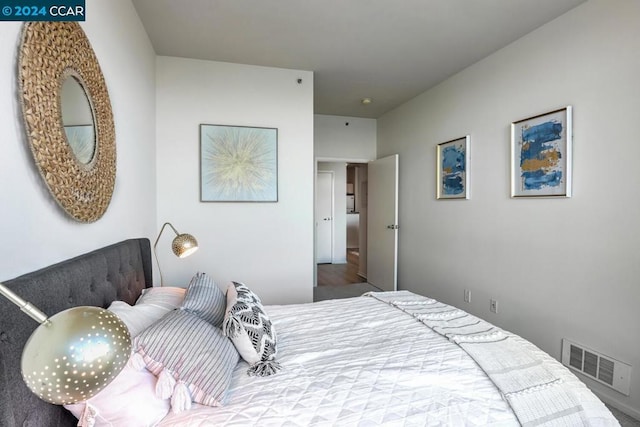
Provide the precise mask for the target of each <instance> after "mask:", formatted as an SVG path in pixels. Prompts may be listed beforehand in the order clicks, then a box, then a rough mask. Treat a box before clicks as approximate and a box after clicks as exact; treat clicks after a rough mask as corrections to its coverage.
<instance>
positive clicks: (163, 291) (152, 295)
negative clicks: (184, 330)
mask: <svg viewBox="0 0 640 427" xmlns="http://www.w3.org/2000/svg"><path fill="white" fill-rule="evenodd" d="M186 292H187V290H186V289H185V288H178V287H173V286H161V287H156V286H154V287H152V288H145V289H143V290H142V295H140V297H139V298H138V301H136V305H138V304H152V305H157V306H160V307H164V308H167V309H169V310H174V309H176V308H178V307H180V306H181V305H182V301H183V300H184V295H185V293H186Z"/></svg>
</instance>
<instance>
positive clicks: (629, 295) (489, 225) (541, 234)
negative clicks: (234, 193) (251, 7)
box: [378, 0, 640, 416]
mask: <svg viewBox="0 0 640 427" xmlns="http://www.w3.org/2000/svg"><path fill="white" fill-rule="evenodd" d="M638 52H640V2H638V1H637V0H615V1H611V0H591V1H589V2H587V3H585V4H583V5H582V6H580V7H578V8H577V9H574V10H572V11H570V12H568V13H567V14H565V15H564V16H562V17H560V18H558V19H556V20H555V21H553V22H551V23H549V24H547V25H545V26H543V27H541V28H539V29H538V30H536V31H534V32H533V33H531V34H529V35H527V36H526V37H524V38H522V39H521V40H519V41H517V42H515V43H513V44H511V45H510V46H507V47H506V48H504V49H502V50H500V51H499V52H497V53H495V54H494V55H491V56H489V57H488V58H485V59H484V60H482V61H480V62H479V63H476V64H475V65H473V66H471V67H469V68H468V69H466V70H464V71H463V72H461V73H459V74H458V75H456V76H454V77H452V78H450V79H449V80H447V81H445V82H444V83H442V84H440V85H439V86H437V87H435V88H434V89H432V90H430V91H428V92H426V93H424V94H422V95H421V96H419V97H417V98H415V99H413V100H412V101H410V102H408V103H406V104H404V105H402V106H401V107H399V108H397V109H396V110H394V111H392V112H390V113H388V114H386V115H384V116H383V117H381V118H380V119H378V153H379V155H380V157H382V156H385V155H388V154H391V153H396V152H397V153H399V154H400V164H401V168H400V223H401V224H402V228H401V229H400V235H399V242H400V248H399V253H400V261H399V283H400V287H401V288H402V289H408V290H412V291H416V292H419V293H422V294H427V295H430V296H432V297H435V298H437V299H440V300H442V301H444V302H446V303H450V304H453V305H457V306H460V307H462V308H464V309H466V310H468V311H470V312H472V313H474V314H477V315H479V316H481V317H483V318H486V319H488V320H489V321H492V322H494V323H496V324H498V325H500V326H502V327H504V328H506V329H508V330H512V331H514V332H516V333H519V334H521V335H523V336H524V337H526V338H528V339H529V340H531V341H533V342H534V343H535V344H537V345H538V346H540V347H542V348H543V349H544V350H546V351H547V352H549V353H550V354H551V355H553V356H554V357H556V358H559V357H560V345H561V339H562V338H563V337H567V338H570V339H573V340H575V341H577V342H579V343H582V344H583V345H586V346H589V347H592V348H594V349H595V350H598V351H601V352H603V353H604V354H606V355H609V356H611V357H614V358H616V359H619V360H622V361H625V362H627V363H630V364H631V365H633V367H634V372H633V374H632V387H631V396H629V397H626V396H623V395H622V394H620V393H617V392H615V391H612V390H611V389H609V388H607V387H604V386H601V385H600V384H596V383H594V382H593V381H589V380H586V382H587V383H588V384H589V385H590V386H591V387H593V389H595V390H596V391H597V392H598V393H599V394H600V395H602V396H604V399H605V400H608V401H615V402H616V405H617V406H620V407H624V409H625V410H627V411H628V412H633V411H635V412H633V413H634V414H635V415H636V416H638V414H640V371H639V368H640V339H639V337H640V310H638V308H637V304H638V302H639V301H640V286H639V285H638V283H639V282H638V281H639V277H640V262H639V258H638V257H639V255H640V252H639V250H638V241H640V226H639V225H638V218H640V197H639V196H638V189H639V188H640V173H639V172H638V167H637V166H636V165H635V164H634V161H635V160H636V159H638V158H640V144H639V143H638V130H637V123H638V118H639V117H640V83H639V80H638V76H640V54H639V53H638ZM566 105H572V106H573V108H574V127H573V130H574V161H573V165H574V173H573V178H574V196H573V197H572V198H569V199H566V198H561V199H510V198H509V146H510V145H509V138H510V136H509V126H510V123H511V122H512V121H516V120H519V119H523V118H526V117H530V116H533V115H536V114H539V113H544V112H546V111H551V110H553V109H556V108H559V107H563V106H566ZM466 134H470V135H471V149H470V151H471V161H470V168H471V200H468V201H450V200H449V201H436V199H435V186H436V184H435V177H436V172H435V153H436V148H435V147H436V144H438V143H440V142H444V141H448V140H450V139H453V138H457V137H461V136H464V135H466ZM464 288H467V289H471V291H472V302H471V304H465V303H463V289H464ZM489 298H495V299H497V300H498V302H499V313H498V314H497V315H496V314H492V313H490V312H489Z"/></svg>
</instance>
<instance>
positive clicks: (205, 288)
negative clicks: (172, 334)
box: [181, 273, 227, 327]
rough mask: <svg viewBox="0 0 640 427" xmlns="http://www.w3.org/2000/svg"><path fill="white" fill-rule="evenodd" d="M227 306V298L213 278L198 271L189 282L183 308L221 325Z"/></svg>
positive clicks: (218, 325) (216, 324) (213, 323)
mask: <svg viewBox="0 0 640 427" xmlns="http://www.w3.org/2000/svg"><path fill="white" fill-rule="evenodd" d="M226 306H227V298H226V297H225V295H224V293H222V291H221V290H220V288H218V286H217V285H216V284H215V283H214V282H213V280H212V279H211V278H210V277H209V276H207V275H206V274H205V273H196V275H195V276H193V278H192V279H191V282H189V286H188V287H187V294H186V295H185V296H184V301H183V302H182V307H181V308H182V310H185V311H187V312H189V313H191V314H195V315H196V316H198V317H200V318H201V319H204V320H206V321H207V322H209V323H211V324H212V325H213V326H217V327H221V326H222V321H223V320H224V313H225V311H226Z"/></svg>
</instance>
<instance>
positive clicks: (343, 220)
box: [318, 162, 347, 264]
mask: <svg viewBox="0 0 640 427" xmlns="http://www.w3.org/2000/svg"><path fill="white" fill-rule="evenodd" d="M318 171H326V172H333V189H334V194H333V259H332V260H331V263H332V264H346V263H347V197H346V194H347V164H346V163H344V162H318Z"/></svg>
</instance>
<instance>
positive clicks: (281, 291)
mask: <svg viewBox="0 0 640 427" xmlns="http://www.w3.org/2000/svg"><path fill="white" fill-rule="evenodd" d="M299 78H301V79H302V84H298V83H297V79H299ZM156 96H157V116H156V119H157V170H158V180H157V183H158V186H157V192H158V193H157V197H158V212H157V223H158V229H159V226H160V225H161V224H162V223H164V222H165V221H170V222H172V223H173V225H174V226H175V227H176V228H177V229H178V231H180V232H188V233H191V234H193V235H194V236H196V237H197V239H198V242H199V244H200V249H199V250H198V252H196V253H195V254H194V255H192V256H190V257H189V258H185V259H177V258H175V257H174V256H173V255H172V254H171V251H170V249H169V246H170V243H171V239H172V238H173V236H172V234H173V233H171V231H170V230H169V232H166V235H163V237H162V239H161V241H160V242H161V243H162V245H160V244H159V246H158V249H159V251H158V253H159V256H160V262H161V265H162V269H163V275H164V278H165V284H173V285H181V286H184V285H186V284H187V283H188V281H189V279H190V278H191V276H193V274H194V273H195V272H196V271H203V272H206V273H207V274H209V275H211V277H213V279H214V280H215V281H216V283H218V285H219V286H221V287H225V286H226V285H227V283H228V282H229V281H231V280H235V281H242V282H245V283H246V284H247V286H249V287H250V288H252V289H253V290H254V291H255V292H256V293H257V294H258V295H260V297H261V298H262V300H263V302H264V303H266V304H272V303H291V302H310V301H312V299H313V296H312V287H313V267H314V248H313V230H314V222H313V221H314V218H313V198H314V196H313V188H314V187H313V182H314V160H313V73H311V72H308V71H297V70H284V69H276V68H267V67H256V66H247V65H239V64H230V63H221V62H211V61H201V60H191V59H181V58H172V57H158V58H157V93H156ZM203 123H205V124H222V125H237V126H259V127H271V128H278V199H279V200H278V202H277V203H201V202H200V194H199V179H200V178H199V161H200V158H199V146H200V143H199V125H200V124H203Z"/></svg>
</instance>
